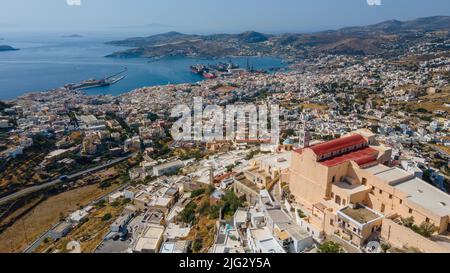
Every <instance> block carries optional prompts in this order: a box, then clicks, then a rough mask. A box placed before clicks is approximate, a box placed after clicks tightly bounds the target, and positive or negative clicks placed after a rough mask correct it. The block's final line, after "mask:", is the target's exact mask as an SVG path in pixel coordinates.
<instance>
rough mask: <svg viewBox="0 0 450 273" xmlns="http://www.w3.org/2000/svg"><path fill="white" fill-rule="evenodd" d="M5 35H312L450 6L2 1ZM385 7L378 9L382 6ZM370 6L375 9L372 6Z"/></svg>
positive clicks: (331, 1) (307, 0)
mask: <svg viewBox="0 0 450 273" xmlns="http://www.w3.org/2000/svg"><path fill="white" fill-rule="evenodd" d="M1 2H2V3H1V4H0V36H1V33H2V32H27V31H28V32H53V31H54V32H70V33H75V32H77V33H83V32H104V33H108V32H135V33H142V34H145V33H148V34H151V33H157V32H162V31H180V32H185V33H199V34H204V33H238V32H242V31H246V30H255V31H260V32H265V33H280V32H314V31H319V30H327V29H336V28H340V27H346V26H360V25H368V24H373V23H378V22H381V21H385V20H391V19H397V20H409V19H414V18H418V17H427V16H435V15H450V1H449V0H431V1H430V0H1ZM380 2H381V5H378V4H380ZM369 3H371V4H369Z"/></svg>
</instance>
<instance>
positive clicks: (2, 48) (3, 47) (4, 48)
mask: <svg viewBox="0 0 450 273" xmlns="http://www.w3.org/2000/svg"><path fill="white" fill-rule="evenodd" d="M13 50H19V49H17V48H14V47H12V46H8V45H0V51H13Z"/></svg>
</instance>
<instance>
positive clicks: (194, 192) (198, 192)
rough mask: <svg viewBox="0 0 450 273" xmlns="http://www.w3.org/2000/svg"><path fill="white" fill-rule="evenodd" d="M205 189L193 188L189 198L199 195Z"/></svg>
mask: <svg viewBox="0 0 450 273" xmlns="http://www.w3.org/2000/svg"><path fill="white" fill-rule="evenodd" d="M205 191H206V190H205V189H198V190H193V191H192V192H191V198H195V197H197V196H200V195H202V194H204V193H205Z"/></svg>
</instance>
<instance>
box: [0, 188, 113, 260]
mask: <svg viewBox="0 0 450 273" xmlns="http://www.w3.org/2000/svg"><path fill="white" fill-rule="evenodd" d="M115 187H117V186H116V185H114V186H112V187H110V188H108V189H100V188H99V187H98V185H90V186H86V187H82V188H78V189H75V190H71V191H68V192H64V193H61V194H59V195H56V196H52V197H50V198H48V199H47V200H45V201H44V202H42V203H41V204H39V205H38V206H36V207H35V208H34V209H33V210H31V211H30V212H29V213H28V214H26V215H25V216H23V217H22V218H21V219H20V220H18V221H17V222H15V223H14V224H13V225H12V226H11V227H9V228H7V229H6V230H5V231H4V232H3V233H1V234H0V253H5V252H18V251H21V250H23V249H24V248H25V247H26V246H27V245H28V244H30V243H32V242H33V241H34V240H35V239H37V238H38V237H39V236H40V235H42V234H43V233H44V232H45V231H47V230H48V229H49V228H50V227H51V226H53V225H54V224H56V223H57V222H58V221H59V219H60V217H61V216H67V215H68V214H69V213H70V212H72V211H75V210H77V209H79V208H80V206H85V205H87V204H89V203H90V202H92V201H94V200H96V199H98V198H100V197H101V196H103V195H105V194H107V193H108V192H111V191H113V190H114V188H115ZM10 217H11V216H10ZM7 219H8V218H6V219H5V220H3V222H5V221H7ZM0 224H1V223H0Z"/></svg>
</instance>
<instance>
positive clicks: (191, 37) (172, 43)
mask: <svg viewBox="0 0 450 273" xmlns="http://www.w3.org/2000/svg"><path fill="white" fill-rule="evenodd" d="M449 29H450V17H449V16H435V17H427V18H419V19H416V20H411V21H405V22H402V21H397V20H391V21H385V22H382V23H378V24H374V25H370V26H359V27H347V28H342V29H338V30H328V31H321V32H317V33H310V34H298V33H285V34H280V35H272V34H264V33H259V32H255V31H247V32H244V33H240V34H213V35H197V34H183V33H179V32H168V33H163V34H158V35H153V36H148V37H134V38H128V39H125V40H121V41H112V42H109V43H108V44H111V45H117V46H128V47H131V49H128V50H125V51H119V52H115V53H113V54H111V55H109V56H108V57H120V58H126V57H146V58H154V57H166V56H192V57H226V56H249V55H273V56H279V57H283V58H285V59H295V58H302V57H309V56H318V55H322V54H344V55H345V54H349V55H373V54H396V53H398V52H401V51H402V50H404V49H405V48H407V47H408V45H410V44H414V43H416V42H419V41H423V40H424V39H447V38H448V37H450V34H449Z"/></svg>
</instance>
